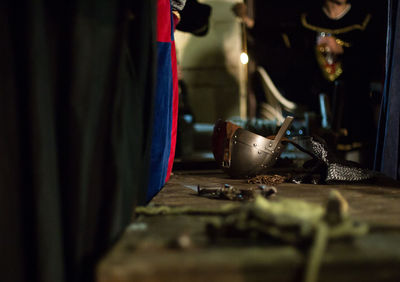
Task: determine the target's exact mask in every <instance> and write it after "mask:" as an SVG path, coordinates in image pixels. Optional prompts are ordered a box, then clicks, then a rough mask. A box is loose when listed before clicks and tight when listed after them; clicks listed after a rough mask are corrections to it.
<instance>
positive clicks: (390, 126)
mask: <svg viewBox="0 0 400 282" xmlns="http://www.w3.org/2000/svg"><path fill="white" fill-rule="evenodd" d="M387 25H388V26H387V48H386V75H385V84H384V91H383V97H382V104H381V113H380V120H379V128H378V137H377V147H376V154H375V169H376V170H379V171H381V172H383V173H384V174H386V175H387V176H390V177H393V178H394V179H397V180H398V179H400V172H399V165H400V164H399V161H400V159H399V152H400V151H399V149H400V148H399V147H400V142H399V141H400V140H399V133H400V6H399V5H398V0H389V1H388V22H387Z"/></svg>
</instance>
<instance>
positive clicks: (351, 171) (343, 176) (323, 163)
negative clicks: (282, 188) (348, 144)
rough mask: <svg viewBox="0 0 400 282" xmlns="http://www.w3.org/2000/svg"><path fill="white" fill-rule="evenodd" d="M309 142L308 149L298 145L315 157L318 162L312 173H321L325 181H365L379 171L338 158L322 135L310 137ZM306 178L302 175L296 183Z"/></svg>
mask: <svg viewBox="0 0 400 282" xmlns="http://www.w3.org/2000/svg"><path fill="white" fill-rule="evenodd" d="M309 142H310V144H309V149H308V150H307V149H305V148H302V147H301V146H299V145H298V144H297V145H296V147H297V148H298V149H300V150H302V151H303V152H306V153H308V154H309V155H310V156H312V157H313V160H314V161H315V163H316V164H314V167H313V168H312V169H311V171H310V173H311V174H312V173H315V172H318V173H320V174H321V179H322V180H323V181H324V182H328V183H329V182H336V181H344V182H355V181H363V180H368V179H372V178H374V177H375V176H376V175H377V173H376V172H374V171H371V170H368V169H365V168H361V167H360V165H359V164H357V163H354V162H350V161H344V160H341V159H338V158H336V157H335V156H334V155H333V154H332V153H331V152H329V150H328V146H327V145H326V142H325V140H323V139H322V138H320V137H317V136H314V137H310V139H309ZM321 168H322V169H321ZM305 179H309V178H306V177H302V180H300V181H297V180H296V181H297V182H296V183H302V182H303V180H305Z"/></svg>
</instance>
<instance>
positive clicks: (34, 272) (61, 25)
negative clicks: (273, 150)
mask: <svg viewBox="0 0 400 282" xmlns="http://www.w3.org/2000/svg"><path fill="white" fill-rule="evenodd" d="M153 2H154V1H142V0H138V1H122V0H117V1H105V0H99V1H86V0H83V1H82V0H80V1H77V0H68V1H55V2H52V1H44V0H39V1H28V0H26V1H17V2H16V1H8V0H6V1H1V4H0V34H1V36H2V38H1V41H2V44H0V85H1V91H0V99H1V102H0V116H1V119H0V132H1V137H0V167H1V169H0V209H1V212H0V226H1V235H0V238H1V240H0V242H1V247H0V249H1V256H2V259H1V262H0V273H1V280H2V281H13V282H27V281H29V282H74V281H92V278H93V273H92V271H93V267H94V265H95V263H96V261H97V259H98V258H99V257H100V256H101V255H102V254H103V252H104V251H105V250H106V249H107V248H108V247H109V246H110V245H111V244H112V242H113V241H114V240H116V239H117V238H118V236H119V235H120V234H121V232H122V231H123V229H124V228H125V226H126V225H127V224H128V223H129V222H130V220H131V217H132V213H133V208H134V206H135V205H137V204H140V203H144V201H145V195H146V187H147V183H146V180H147V177H148V176H147V175H148V164H149V152H150V142H151V140H150V138H151V122H152V121H151V116H152V101H153V88H154V86H153V85H154V66H155V64H154V62H155V60H154V54H155V53H154V51H155V46H154V43H155V39H154V28H155V27H154V23H155V22H156V21H155V5H154V3H153Z"/></svg>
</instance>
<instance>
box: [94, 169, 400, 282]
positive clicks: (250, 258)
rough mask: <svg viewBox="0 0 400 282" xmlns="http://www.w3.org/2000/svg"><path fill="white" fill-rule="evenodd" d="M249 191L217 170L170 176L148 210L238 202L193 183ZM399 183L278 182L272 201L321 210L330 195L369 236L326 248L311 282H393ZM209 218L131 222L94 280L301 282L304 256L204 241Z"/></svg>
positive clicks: (261, 245) (399, 260) (399, 254)
mask: <svg viewBox="0 0 400 282" xmlns="http://www.w3.org/2000/svg"><path fill="white" fill-rule="evenodd" d="M221 184H229V185H233V186H235V187H242V188H246V187H250V186H252V185H253V186H254V184H247V182H246V181H245V180H240V179H230V178H228V177H227V175H225V174H224V173H222V171H219V170H211V171H207V170H201V171H176V172H175V173H174V175H173V176H172V178H171V180H170V181H169V183H168V184H167V185H166V186H165V187H164V189H163V190H162V191H161V192H160V193H159V194H158V195H156V197H154V198H153V200H152V201H151V202H150V203H149V205H163V206H170V207H183V206H190V207H193V208H196V207H197V208H207V207H212V208H215V207H219V206H222V205H224V204H226V203H232V204H235V205H242V203H241V202H232V201H227V200H216V199H209V198H205V197H200V196H198V195H197V193H196V191H195V189H196V187H197V185H206V186H212V185H221ZM399 187H400V185H399V183H398V182H396V181H391V180H390V179H387V178H382V179H380V180H379V181H377V182H376V183H375V184H369V185H312V184H309V185H308V184H290V183H282V184H280V185H278V186H277V189H278V193H277V195H276V196H275V197H274V198H273V199H271V200H273V201H274V200H279V199H281V198H296V199H302V200H305V201H308V202H312V203H318V204H324V203H325V202H326V201H327V198H328V195H329V193H330V191H331V190H332V189H336V190H338V191H339V192H340V193H341V194H342V195H343V196H344V198H345V199H346V200H347V201H348V203H349V206H350V209H349V212H350V215H351V216H352V218H354V219H356V220H359V221H362V222H366V223H368V224H369V226H370V232H369V233H368V234H367V235H365V236H363V237H361V238H358V239H356V240H355V241H353V242H336V243H332V244H329V247H328V249H327V250H326V252H325V254H324V256H323V259H322V265H321V267H320V270H319V280H318V281H341V282H343V281H351V282H354V281H363V282H364V281H400V188H399ZM215 217H216V216H215V215H201V214H200V215H188V214H180V215H157V216H143V215H141V216H138V217H137V218H136V219H135V220H134V222H133V223H132V224H131V225H130V226H129V227H128V228H127V230H126V232H125V233H124V235H123V236H122V238H121V239H120V240H119V241H118V242H117V244H116V245H115V246H114V247H113V248H112V249H111V250H110V252H109V253H108V254H107V255H106V256H105V257H104V258H103V259H102V260H101V261H100V263H99V264H98V267H97V278H98V281H99V282H111V281H112V282H114V281H118V282H121V281H126V282H128V281H146V282H147V281H190V282H193V281H207V282H210V281H219V282H221V281H302V280H303V275H304V266H305V263H306V261H307V250H304V249H303V250H302V249H300V248H298V247H296V246H293V245H290V244H276V243H271V242H253V241H251V242H249V241H248V240H226V241H218V242H211V241H210V240H209V238H208V237H207V236H206V232H205V226H206V224H207V222H210V221H211V220H213V218H215Z"/></svg>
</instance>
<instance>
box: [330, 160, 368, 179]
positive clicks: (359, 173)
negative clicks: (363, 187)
mask: <svg viewBox="0 0 400 282" xmlns="http://www.w3.org/2000/svg"><path fill="white" fill-rule="evenodd" d="M374 175H375V174H374V172H372V171H369V170H367V169H363V168H359V167H351V166H346V165H341V164H338V163H332V164H330V165H328V171H327V176H326V179H325V181H326V182H332V181H362V180H366V179H370V178H372V177H374Z"/></svg>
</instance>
